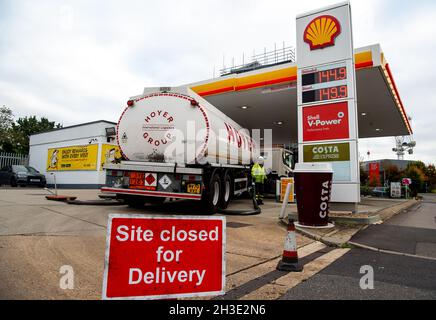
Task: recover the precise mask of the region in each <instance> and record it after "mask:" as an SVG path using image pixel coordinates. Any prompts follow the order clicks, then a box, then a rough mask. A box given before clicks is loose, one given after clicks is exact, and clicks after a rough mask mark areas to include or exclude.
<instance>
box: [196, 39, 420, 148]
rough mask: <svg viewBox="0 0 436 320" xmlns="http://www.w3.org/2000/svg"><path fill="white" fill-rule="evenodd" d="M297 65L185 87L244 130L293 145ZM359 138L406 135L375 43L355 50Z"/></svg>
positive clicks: (400, 106)
mask: <svg viewBox="0 0 436 320" xmlns="http://www.w3.org/2000/svg"><path fill="white" fill-rule="evenodd" d="M297 64H298V61H297V62H288V63H281V64H277V65H272V66H267V67H262V68H259V69H256V70H252V71H248V72H240V73H231V74H228V75H225V76H222V77H219V78H214V79H210V80H205V81H201V82H197V83H194V84H190V85H189V86H190V87H191V89H192V90H193V91H195V92H196V93H198V94H199V95H200V96H202V97H204V98H205V99H206V100H207V101H208V102H210V103H211V104H213V105H214V106H215V107H216V108H218V109H219V110H221V111H222V112H223V113H225V114H226V115H227V116H229V117H230V118H232V119H233V120H235V121H236V122H237V123H239V124H240V125H241V126H242V127H245V128H247V129H272V130H273V131H272V135H273V143H274V144H289V143H291V142H297V132H298V130H297V127H298V126H297V85H296V84H297ZM355 67H356V78H357V80H356V83H357V108H358V126H359V138H376V137H390V136H406V135H410V134H412V128H411V125H410V123H409V120H408V116H407V113H406V111H405V108H404V105H403V103H402V101H401V98H400V94H399V92H398V88H397V86H396V85H395V81H394V78H393V75H392V72H391V69H390V67H389V64H388V63H387V61H386V59H385V57H384V54H383V52H382V50H381V47H380V45H372V46H368V47H364V48H359V49H355Z"/></svg>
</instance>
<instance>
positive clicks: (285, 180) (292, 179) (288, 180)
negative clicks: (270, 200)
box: [280, 178, 295, 202]
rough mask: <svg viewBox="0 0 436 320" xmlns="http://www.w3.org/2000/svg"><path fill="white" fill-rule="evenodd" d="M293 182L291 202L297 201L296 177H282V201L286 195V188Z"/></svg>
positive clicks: (290, 195)
mask: <svg viewBox="0 0 436 320" xmlns="http://www.w3.org/2000/svg"><path fill="white" fill-rule="evenodd" d="M289 183H290V184H291V193H290V194H289V202H295V199H294V178H281V179H280V201H283V199H284V198H285V195H286V188H287V186H288V184H289Z"/></svg>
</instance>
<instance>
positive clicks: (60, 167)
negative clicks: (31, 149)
mask: <svg viewBox="0 0 436 320" xmlns="http://www.w3.org/2000/svg"><path fill="white" fill-rule="evenodd" d="M97 158H98V144H90V145H85V146H72V147H63V148H51V149H48V156H47V171H80V170H90V171H92V170H97Z"/></svg>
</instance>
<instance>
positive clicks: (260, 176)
mask: <svg viewBox="0 0 436 320" xmlns="http://www.w3.org/2000/svg"><path fill="white" fill-rule="evenodd" d="M264 160H265V159H264V158H263V157H259V158H258V159H257V161H256V163H255V164H254V165H253V168H252V169H251V177H252V178H253V181H254V183H255V188H256V201H257V203H258V204H263V192H264V183H265V180H266V174H265V168H264V166H263V165H264Z"/></svg>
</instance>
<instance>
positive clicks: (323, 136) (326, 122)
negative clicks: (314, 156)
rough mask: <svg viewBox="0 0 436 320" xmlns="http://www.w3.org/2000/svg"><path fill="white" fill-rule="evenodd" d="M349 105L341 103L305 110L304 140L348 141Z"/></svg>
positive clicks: (306, 108)
mask: <svg viewBox="0 0 436 320" xmlns="http://www.w3.org/2000/svg"><path fill="white" fill-rule="evenodd" d="M349 137H350V129H349V123H348V103H347V102H340V103H333V104H327V105H318V106H313V107H305V108H303V140H304V141H324V140H337V139H348V138H349Z"/></svg>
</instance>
